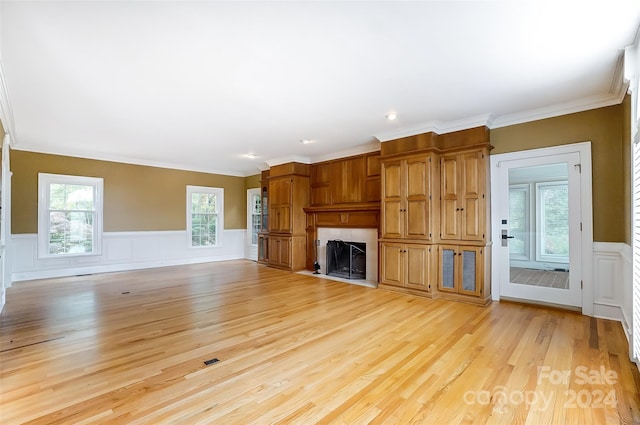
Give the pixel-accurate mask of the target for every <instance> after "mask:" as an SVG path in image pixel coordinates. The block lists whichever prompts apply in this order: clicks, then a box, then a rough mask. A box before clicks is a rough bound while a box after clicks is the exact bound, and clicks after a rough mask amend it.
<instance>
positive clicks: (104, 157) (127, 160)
mask: <svg viewBox="0 0 640 425" xmlns="http://www.w3.org/2000/svg"><path fill="white" fill-rule="evenodd" d="M11 148H12V149H13V150H18V151H25V152H33V153H42V154H47V155H59V156H70V157H72V158H81V159H92V160H96V161H106V162H118V163H121V164H130V165H142V166H144V167H156V168H167V169H171V170H181V171H192V172H194V173H206V174H219V175H223V176H232V177H249V176H252V175H254V174H256V173H253V172H249V171H245V172H238V171H231V170H217V169H212V168H202V167H193V166H190V165H185V164H178V163H170V162H161V161H150V160H146V159H139V158H131V157H126V156H120V155H113V154H99V155H96V154H94V153H88V152H81V151H75V150H69V149H67V150H56V151H49V150H47V149H39V148H31V147H29V146H24V145H20V146H15V145H12V146H11Z"/></svg>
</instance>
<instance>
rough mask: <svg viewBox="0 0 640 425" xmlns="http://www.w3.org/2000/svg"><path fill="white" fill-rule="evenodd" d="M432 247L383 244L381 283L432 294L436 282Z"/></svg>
mask: <svg viewBox="0 0 640 425" xmlns="http://www.w3.org/2000/svg"><path fill="white" fill-rule="evenodd" d="M434 249H435V248H434V247H433V246H432V245H422V244H405V243H394V242H382V243H381V244H380V269H381V270H380V283H382V284H385V285H391V286H396V287H401V288H408V289H417V290H420V291H425V292H430V291H431V282H432V281H433V280H434V279H433V276H434V272H435V270H434V267H435V265H434V261H433V254H434V252H432V250H434Z"/></svg>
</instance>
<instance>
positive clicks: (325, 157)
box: [311, 140, 380, 163]
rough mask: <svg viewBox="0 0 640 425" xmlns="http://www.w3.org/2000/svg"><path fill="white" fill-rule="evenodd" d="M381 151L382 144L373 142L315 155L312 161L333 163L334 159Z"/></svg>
mask: <svg viewBox="0 0 640 425" xmlns="http://www.w3.org/2000/svg"><path fill="white" fill-rule="evenodd" d="M379 150H380V142H379V141H378V140H373V141H371V142H369V143H366V144H364V145H359V146H356V147H354V148H351V149H345V150H341V151H336V152H331V153H327V154H321V155H315V156H313V157H312V158H311V159H312V161H313V163H316V162H323V161H331V160H332V159H340V158H346V157H348V156H354V155H361V154H365V153H370V152H376V151H379Z"/></svg>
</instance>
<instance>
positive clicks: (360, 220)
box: [304, 202, 380, 270]
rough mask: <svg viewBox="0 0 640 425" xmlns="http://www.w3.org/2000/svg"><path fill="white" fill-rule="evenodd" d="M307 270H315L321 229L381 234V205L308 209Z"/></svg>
mask: <svg viewBox="0 0 640 425" xmlns="http://www.w3.org/2000/svg"><path fill="white" fill-rule="evenodd" d="M304 212H305V213H307V269H308V270H313V262H314V257H313V253H314V252H315V249H314V248H315V246H314V244H315V241H316V240H317V239H318V228H319V227H332V228H354V229H358V228H362V229H376V230H378V236H379V233H380V203H379V202H372V203H363V204H351V205H340V206H338V205H331V206H326V207H307V208H304Z"/></svg>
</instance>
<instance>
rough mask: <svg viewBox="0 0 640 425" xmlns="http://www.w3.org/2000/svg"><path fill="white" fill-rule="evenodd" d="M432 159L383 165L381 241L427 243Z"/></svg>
mask: <svg viewBox="0 0 640 425" xmlns="http://www.w3.org/2000/svg"><path fill="white" fill-rule="evenodd" d="M433 161H434V155H433V154H427V155H418V156H409V157H407V158H402V159H394V160H391V161H384V162H383V174H382V210H381V211H382V223H381V224H382V232H381V233H382V237H383V238H385V239H386V238H392V239H421V240H431V238H432V233H433V230H434V229H433V224H432V216H433V207H432V201H433V199H432V198H433V195H432V186H433V184H434V181H437V180H436V179H435V176H434V170H435V168H436V167H435V164H434V162H433Z"/></svg>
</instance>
